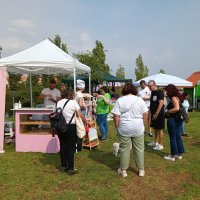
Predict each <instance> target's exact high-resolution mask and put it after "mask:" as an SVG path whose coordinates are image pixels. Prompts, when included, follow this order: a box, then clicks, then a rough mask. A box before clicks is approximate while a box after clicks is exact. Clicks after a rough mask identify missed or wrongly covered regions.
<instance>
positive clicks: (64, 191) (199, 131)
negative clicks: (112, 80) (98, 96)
mask: <svg viewBox="0 0 200 200" xmlns="http://www.w3.org/2000/svg"><path fill="white" fill-rule="evenodd" d="M190 114H191V120H190V124H189V125H186V132H187V133H188V134H189V136H190V137H189V138H183V141H184V145H185V149H186V154H185V155H184V157H183V160H177V161H176V162H171V161H165V160H164V159H163V156H164V155H165V154H167V153H168V152H169V139H168V135H167V131H166V130H165V147H164V150H163V151H161V152H157V151H153V150H152V149H151V148H150V147H148V146H146V150H145V171H146V176H145V177H142V178H141V177H138V176H137V174H136V170H135V164H134V162H133V160H132V159H131V163H130V169H129V170H128V177H127V178H121V177H118V175H117V173H116V170H117V168H118V165H119V158H115V157H114V156H113V155H112V143H113V142H115V141H116V134H115V130H114V127H113V122H109V123H110V124H109V128H110V132H109V138H108V140H107V141H106V142H101V143H100V148H95V149H93V150H92V151H91V152H90V151H89V150H88V149H84V150H83V151H82V152H81V153H78V154H76V167H77V168H79V170H80V173H79V174H77V175H75V176H68V175H67V174H65V173H62V172H60V170H59V167H60V160H59V155H58V154H56V155H53V154H52V155H51V154H42V153H16V152H15V150H14V146H13V145H6V146H5V150H6V153H5V154H1V155H0V200H11V199H12V200H15V199H19V200H23V199H24V200H29V199H37V200H38V199H39V200H40V199H45V200H46V199H63V200H66V199H69V200H73V199H80V200H82V199H95V200H100V199H111V200H112V199H113V200H114V199H131V200H132V199H147V200H149V199H152V200H155V199H159V200H160V199H161V200H162V199H185V200H188V199H200V112H193V113H190ZM151 140H152V139H151V138H148V136H145V143H147V142H149V141H151Z"/></svg>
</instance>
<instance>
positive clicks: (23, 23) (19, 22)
mask: <svg viewBox="0 0 200 200" xmlns="http://www.w3.org/2000/svg"><path fill="white" fill-rule="evenodd" d="M11 24H12V25H13V26H15V27H19V28H27V29H33V28H34V27H35V25H34V24H33V22H31V21H30V20H27V19H22V18H21V19H14V20H12V21H11Z"/></svg>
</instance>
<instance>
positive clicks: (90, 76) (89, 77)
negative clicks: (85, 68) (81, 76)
mask: <svg viewBox="0 0 200 200" xmlns="http://www.w3.org/2000/svg"><path fill="white" fill-rule="evenodd" d="M89 94H91V72H89Z"/></svg>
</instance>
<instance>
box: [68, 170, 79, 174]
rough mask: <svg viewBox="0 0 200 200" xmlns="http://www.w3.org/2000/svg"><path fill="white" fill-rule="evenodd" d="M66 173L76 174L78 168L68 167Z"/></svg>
mask: <svg viewBox="0 0 200 200" xmlns="http://www.w3.org/2000/svg"><path fill="white" fill-rule="evenodd" d="M67 174H68V175H74V174H78V169H68V170H67Z"/></svg>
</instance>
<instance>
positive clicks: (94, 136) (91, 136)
mask: <svg viewBox="0 0 200 200" xmlns="http://www.w3.org/2000/svg"><path fill="white" fill-rule="evenodd" d="M88 138H89V141H93V140H96V139H98V134H97V129H96V128H90V129H89V133H88Z"/></svg>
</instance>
